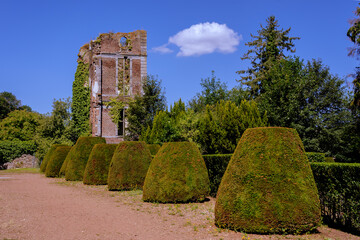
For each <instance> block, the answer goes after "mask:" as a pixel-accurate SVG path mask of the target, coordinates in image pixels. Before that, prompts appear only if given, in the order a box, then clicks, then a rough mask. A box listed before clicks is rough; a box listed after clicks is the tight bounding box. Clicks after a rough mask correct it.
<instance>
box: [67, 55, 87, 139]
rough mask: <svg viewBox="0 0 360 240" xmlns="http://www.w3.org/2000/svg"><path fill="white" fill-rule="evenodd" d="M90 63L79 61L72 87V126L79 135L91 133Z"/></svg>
mask: <svg viewBox="0 0 360 240" xmlns="http://www.w3.org/2000/svg"><path fill="white" fill-rule="evenodd" d="M88 79H89V64H87V63H84V62H83V61H81V60H79V61H78V66H77V69H76V73H75V80H74V82H73V87H72V92H73V96H72V105H71V117H72V128H74V129H73V130H74V132H75V133H76V135H77V137H79V136H84V135H89V134H90V125H89V118H90V88H89V86H88Z"/></svg>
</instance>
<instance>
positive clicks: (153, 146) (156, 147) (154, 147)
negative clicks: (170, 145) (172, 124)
mask: <svg viewBox="0 0 360 240" xmlns="http://www.w3.org/2000/svg"><path fill="white" fill-rule="evenodd" d="M146 146H147V147H148V148H149V150H150V153H151V155H152V156H155V155H156V153H157V152H158V151H159V149H160V148H161V146H160V144H146Z"/></svg>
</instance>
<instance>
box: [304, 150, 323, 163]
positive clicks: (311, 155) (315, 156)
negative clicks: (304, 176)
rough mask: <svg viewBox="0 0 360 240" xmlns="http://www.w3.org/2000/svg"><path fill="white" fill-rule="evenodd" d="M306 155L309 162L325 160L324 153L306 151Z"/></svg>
mask: <svg viewBox="0 0 360 240" xmlns="http://www.w3.org/2000/svg"><path fill="white" fill-rule="evenodd" d="M306 156H307V158H308V159H309V162H325V153H318V152H307V153H306Z"/></svg>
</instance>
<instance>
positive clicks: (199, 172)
mask: <svg viewBox="0 0 360 240" xmlns="http://www.w3.org/2000/svg"><path fill="white" fill-rule="evenodd" d="M209 191H210V181H209V176H208V172H207V169H206V165H205V162H204V159H203V158H202V156H201V154H200V151H199V149H198V148H197V147H196V145H195V144H194V143H190V142H172V143H164V145H163V146H162V147H161V148H160V150H159V151H158V153H157V154H156V155H155V157H154V159H153V160H152V162H151V164H150V167H149V171H148V173H147V175H146V179H145V183H144V188H143V200H144V201H148V202H161V203H170V202H190V201H203V200H204V199H205V197H206V196H208V194H209Z"/></svg>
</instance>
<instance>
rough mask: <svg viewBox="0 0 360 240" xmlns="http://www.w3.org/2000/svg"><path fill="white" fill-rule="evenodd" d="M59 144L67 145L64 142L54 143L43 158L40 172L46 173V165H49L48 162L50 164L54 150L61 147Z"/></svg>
mask: <svg viewBox="0 0 360 240" xmlns="http://www.w3.org/2000/svg"><path fill="white" fill-rule="evenodd" d="M59 146H65V145H64V144H53V145H52V146H51V147H50V149H49V151H48V152H47V153H46V154H45V156H44V159H43V160H42V162H41V164H40V172H43V173H45V170H46V166H47V164H48V162H49V160H50V158H51V156H52V154H53V152H54V151H55V149H56V148H57V147H59Z"/></svg>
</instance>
